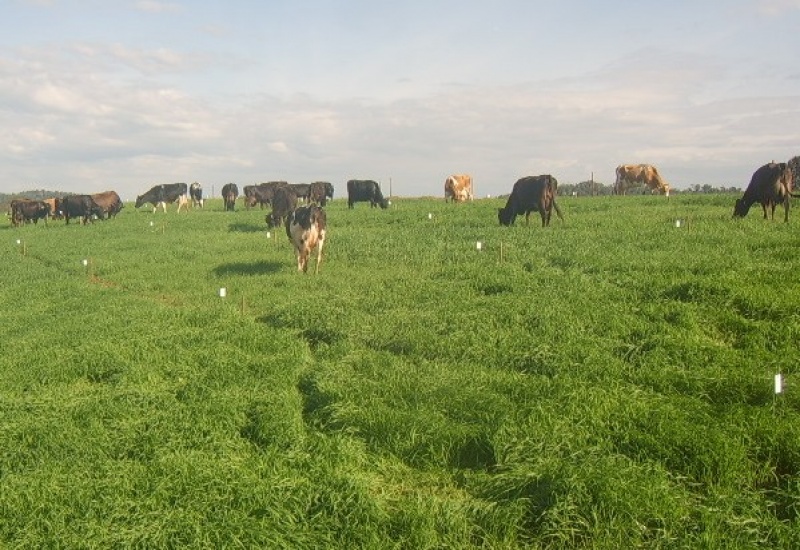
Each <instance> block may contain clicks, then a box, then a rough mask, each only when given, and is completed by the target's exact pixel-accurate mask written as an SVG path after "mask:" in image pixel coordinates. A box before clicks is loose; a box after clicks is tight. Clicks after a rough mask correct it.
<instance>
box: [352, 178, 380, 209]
mask: <svg viewBox="0 0 800 550" xmlns="http://www.w3.org/2000/svg"><path fill="white" fill-rule="evenodd" d="M357 202H369V205H370V207H372V208H374V207H375V206H380V207H381V208H388V207H389V201H388V200H386V199H385V198H383V193H381V186H380V185H378V182H377V181H375V180H349V181H348V182H347V207H348V208H353V204H355V203H357Z"/></svg>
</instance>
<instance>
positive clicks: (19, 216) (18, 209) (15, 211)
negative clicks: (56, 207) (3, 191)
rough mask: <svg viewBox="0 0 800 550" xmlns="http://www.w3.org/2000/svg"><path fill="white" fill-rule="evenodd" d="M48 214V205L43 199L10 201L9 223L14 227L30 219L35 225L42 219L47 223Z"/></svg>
mask: <svg viewBox="0 0 800 550" xmlns="http://www.w3.org/2000/svg"><path fill="white" fill-rule="evenodd" d="M49 215H50V205H49V204H48V203H46V202H45V201H35V200H28V199H15V200H13V201H11V224H12V225H14V226H15V227H16V226H19V225H22V224H23V223H27V222H30V221H32V222H33V223H34V225H36V224H38V223H39V220H44V223H45V225H47V217H48V216H49Z"/></svg>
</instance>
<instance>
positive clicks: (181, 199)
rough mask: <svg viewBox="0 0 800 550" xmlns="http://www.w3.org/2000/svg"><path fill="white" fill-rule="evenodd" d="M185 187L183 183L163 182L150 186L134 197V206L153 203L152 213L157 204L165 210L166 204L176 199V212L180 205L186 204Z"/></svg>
mask: <svg viewBox="0 0 800 550" xmlns="http://www.w3.org/2000/svg"><path fill="white" fill-rule="evenodd" d="M187 188H188V186H187V185H186V184H185V183H165V184H162V185H156V186H154V187H151V188H150V189H149V190H148V191H147V192H146V193H145V194H144V195H139V196H138V197H136V208H139V207H140V206H142V205H143V204H146V203H150V204H152V205H153V213H155V211H156V210H157V209H158V206H159V205H161V207H162V208H163V209H164V212H166V211H167V204H172V203H173V202H175V201H178V212H180V209H181V207H182V206H186V204H187V202H188V201H187V199H186V194H187Z"/></svg>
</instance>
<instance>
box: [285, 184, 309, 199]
mask: <svg viewBox="0 0 800 550" xmlns="http://www.w3.org/2000/svg"><path fill="white" fill-rule="evenodd" d="M288 185H289V187H290V188H291V189H292V191H294V194H295V195H297V198H298V199H299V200H303V201H308V193H309V191H310V190H311V184H310V183H289V184H288Z"/></svg>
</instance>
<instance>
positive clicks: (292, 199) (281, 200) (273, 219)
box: [266, 186, 297, 227]
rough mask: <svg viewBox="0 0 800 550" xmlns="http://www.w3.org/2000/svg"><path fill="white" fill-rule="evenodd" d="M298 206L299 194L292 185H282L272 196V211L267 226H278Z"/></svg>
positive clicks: (268, 215)
mask: <svg viewBox="0 0 800 550" xmlns="http://www.w3.org/2000/svg"><path fill="white" fill-rule="evenodd" d="M295 208H297V195H295V193H294V191H293V190H292V188H291V187H288V186H280V187H278V188H277V189H275V194H274V195H273V197H272V212H270V213H269V214H267V218H266V221H267V226H269V227H277V226H279V225H280V224H281V223H283V220H285V219H287V218H288V217H289V215H290V214H291V213H292V212H294V210H295Z"/></svg>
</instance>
